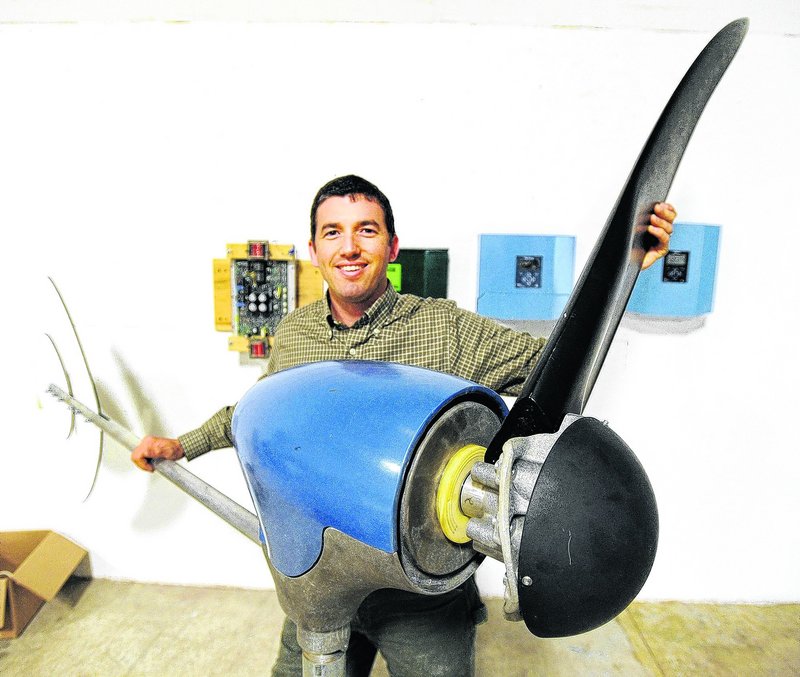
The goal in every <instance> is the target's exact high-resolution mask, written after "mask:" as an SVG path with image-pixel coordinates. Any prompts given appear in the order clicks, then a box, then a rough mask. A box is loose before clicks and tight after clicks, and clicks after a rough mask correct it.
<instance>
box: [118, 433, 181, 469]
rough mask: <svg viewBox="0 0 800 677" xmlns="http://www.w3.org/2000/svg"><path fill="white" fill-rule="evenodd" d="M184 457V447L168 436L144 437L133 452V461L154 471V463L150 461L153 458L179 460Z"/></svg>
mask: <svg viewBox="0 0 800 677" xmlns="http://www.w3.org/2000/svg"><path fill="white" fill-rule="evenodd" d="M183 457H184V453H183V447H182V446H181V443H180V442H179V441H178V440H173V439H170V438H168V437H153V435H147V436H146V437H144V438H142V441H141V442H139V446H138V447H136V449H134V450H133V451H132V452H131V461H133V462H134V463H135V464H136V465H138V466H139V467H140V468H141V469H142V470H146V471H147V472H153V464H152V463H150V459H152V458H166V459H167V460H169V461H177V460H178V459H179V458H183Z"/></svg>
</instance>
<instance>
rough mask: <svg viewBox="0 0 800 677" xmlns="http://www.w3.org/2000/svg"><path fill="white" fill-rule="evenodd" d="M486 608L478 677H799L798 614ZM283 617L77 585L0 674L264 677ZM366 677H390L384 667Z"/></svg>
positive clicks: (211, 601) (785, 608) (687, 608)
mask: <svg viewBox="0 0 800 677" xmlns="http://www.w3.org/2000/svg"><path fill="white" fill-rule="evenodd" d="M487 605H488V606H489V616H490V619H489V622H488V623H486V624H484V625H482V626H480V628H479V632H478V656H477V661H478V663H477V673H478V675H479V676H483V675H486V676H489V675H491V676H493V677H494V676H502V677H522V676H523V675H548V676H550V675H554V676H560V675H737V676H738V675H781V676H783V675H800V605H776V606H752V605H710V604H682V603H675V602H671V603H663V604H651V603H636V604H634V605H632V606H631V607H630V608H629V609H628V610H627V611H625V612H624V613H623V614H622V615H621V616H619V617H618V618H617V619H616V620H614V621H612V622H611V623H608V624H606V625H605V626H603V627H602V628H599V629H597V630H595V631H593V632H590V633H586V634H584V635H580V636H578V637H571V638H567V639H558V640H542V639H537V638H536V637H533V636H532V635H530V634H528V632H527V630H526V629H525V627H524V625H523V624H521V623H509V622H507V621H505V620H504V619H503V614H502V600H498V599H490V600H488V602H487ZM282 619H283V613H282V612H281V610H280V607H279V606H278V602H277V599H276V597H275V593H274V592H272V591H262V590H259V591H253V590H240V589H231V588H190V587H177V586H162V585H146V584H141V583H125V582H117V581H108V580H102V579H98V580H92V581H79V580H75V579H73V580H71V581H70V582H68V583H67V585H66V586H65V587H64V589H63V590H62V591H61V593H60V594H59V596H58V597H57V598H56V599H55V600H53V601H52V602H50V603H49V604H46V605H45V606H44V608H43V609H42V610H41V611H40V612H39V614H38V615H37V616H36V618H34V619H33V621H32V622H31V624H30V625H29V626H28V628H27V629H26V630H25V632H24V633H23V634H22V636H21V637H19V638H17V639H12V640H0V674H2V675H3V676H4V677H11V676H16V675H25V676H26V677H27V676H38V675H42V676H44V675H47V676H48V677H49V676H50V675H58V676H59V677H60V676H69V675H98V676H100V675H102V676H103V677H107V676H112V677H113V676H123V675H124V676H135V675H170V676H178V675H187V676H195V675H197V676H204V675H225V676H226V677H227V676H229V675H242V676H249V675H259V676H261V675H267V674H269V668H270V666H271V665H272V661H273V659H274V658H275V655H276V652H277V644H278V636H279V629H280V626H281V623H282ZM372 674H373V676H375V677H379V676H385V675H387V674H388V673H387V672H386V667H385V664H383V662H382V661H380V659H379V661H378V663H376V666H375V669H374V670H373V673H372Z"/></svg>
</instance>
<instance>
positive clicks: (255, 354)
mask: <svg viewBox="0 0 800 677" xmlns="http://www.w3.org/2000/svg"><path fill="white" fill-rule="evenodd" d="M266 356H267V346H266V344H265V343H264V341H253V342H252V343H251V344H250V357H252V358H255V359H263V358H265V357H266Z"/></svg>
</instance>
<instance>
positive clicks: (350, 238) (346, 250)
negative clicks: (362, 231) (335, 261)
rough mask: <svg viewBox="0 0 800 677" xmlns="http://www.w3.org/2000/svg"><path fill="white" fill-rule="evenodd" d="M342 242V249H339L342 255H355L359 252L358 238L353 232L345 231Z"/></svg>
mask: <svg viewBox="0 0 800 677" xmlns="http://www.w3.org/2000/svg"><path fill="white" fill-rule="evenodd" d="M340 242H341V249H340V250H339V251H340V253H341V254H342V256H354V255H356V254H358V253H359V247H358V240H357V239H356V237H355V235H353V233H344V234H343V235H342V239H341V240H340Z"/></svg>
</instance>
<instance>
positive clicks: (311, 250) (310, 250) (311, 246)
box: [308, 240, 319, 268]
mask: <svg viewBox="0 0 800 677" xmlns="http://www.w3.org/2000/svg"><path fill="white" fill-rule="evenodd" d="M308 255H309V256H310V257H311V263H312V264H313V265H314V266H316V267H317V268H319V263H317V249H316V247H315V246H314V240H309V241H308Z"/></svg>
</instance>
